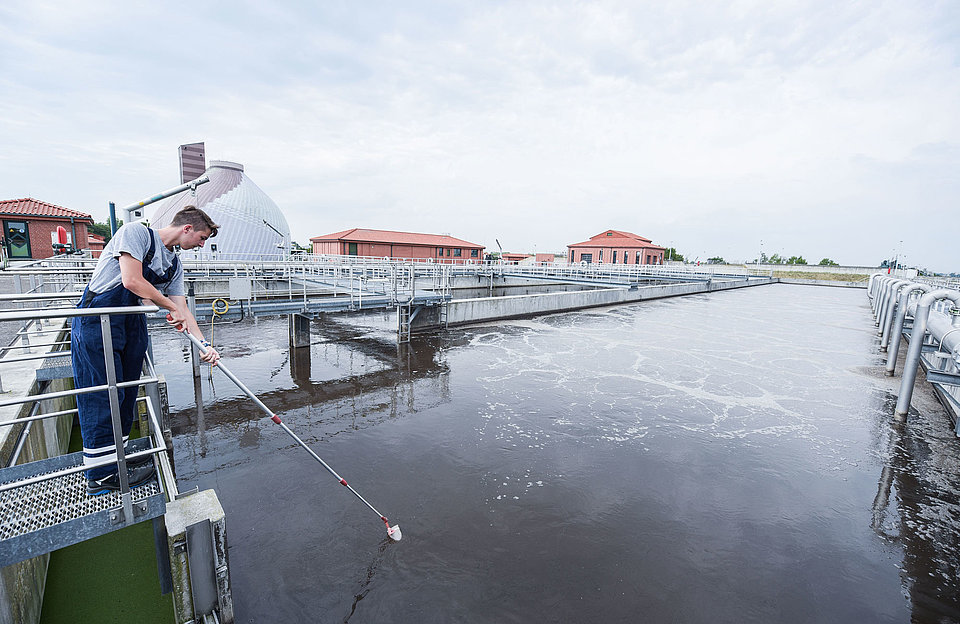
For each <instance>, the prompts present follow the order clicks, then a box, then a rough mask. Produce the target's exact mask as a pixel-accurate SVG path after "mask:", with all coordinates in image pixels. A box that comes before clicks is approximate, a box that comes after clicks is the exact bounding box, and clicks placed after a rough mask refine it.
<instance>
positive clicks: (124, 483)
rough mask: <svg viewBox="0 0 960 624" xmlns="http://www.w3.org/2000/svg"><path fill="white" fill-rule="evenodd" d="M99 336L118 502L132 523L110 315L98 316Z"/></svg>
mask: <svg viewBox="0 0 960 624" xmlns="http://www.w3.org/2000/svg"><path fill="white" fill-rule="evenodd" d="M100 335H101V337H102V338H103V364H104V369H105V372H106V375H107V385H108V386H109V388H108V389H107V396H108V397H109V400H110V422H111V424H112V425H113V443H114V445H115V447H116V453H117V476H118V477H119V479H120V500H121V501H122V504H123V517H124V521H125V522H133V497H132V496H131V494H130V483H129V481H128V479H127V458H126V455H127V453H126V449H124V448H123V430H122V429H121V427H120V396H119V393H118V392H117V370H116V368H115V367H114V363H113V332H112V331H111V328H110V315H109V314H101V315H100Z"/></svg>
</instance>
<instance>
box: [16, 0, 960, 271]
mask: <svg viewBox="0 0 960 624" xmlns="http://www.w3.org/2000/svg"><path fill="white" fill-rule="evenodd" d="M0 95H2V97H0V196H2V197H0V198H2V199H12V198H18V197H34V198H36V199H39V200H42V201H47V202H51V203H55V204H59V205H62V206H65V207H68V208H72V209H75V210H80V211H82V212H87V213H90V214H92V215H93V216H94V218H95V219H97V220H98V221H103V220H106V217H107V202H108V201H111V200H112V201H115V202H117V204H118V205H124V204H129V203H132V202H135V201H138V200H140V199H143V198H145V197H148V196H150V195H153V194H155V193H157V192H159V191H162V190H164V189H167V188H170V187H172V186H175V185H177V184H178V183H179V181H180V180H179V170H178V160H177V147H178V146H179V145H180V144H183V143H190V142H196V141H204V142H205V143H206V149H207V160H208V162H209V160H211V159H222V160H232V161H236V162H240V163H242V164H243V165H244V167H245V169H246V173H247V175H249V176H250V178H251V179H252V180H253V181H254V182H256V183H257V185H258V186H260V187H261V188H262V189H263V190H264V191H265V192H266V193H267V194H268V195H270V196H271V197H272V198H273V199H274V201H276V202H277V204H278V205H279V206H280V208H281V210H282V211H283V212H284V214H285V215H286V217H287V220H288V222H289V225H290V229H291V231H292V232H293V238H294V240H296V241H297V242H300V243H302V244H305V243H307V242H308V239H309V238H310V237H311V236H318V235H321V234H327V233H331V232H335V231H338V230H343V229H347V228H351V227H366V228H380V229H396V230H405V231H420V232H431V233H448V234H452V235H453V236H457V237H459V238H464V239H467V240H469V241H472V242H477V243H481V244H483V245H485V246H487V247H490V248H493V249H494V250H496V242H495V239H499V241H500V243H501V244H502V246H503V248H504V250H505V251H515V252H534V251H537V252H546V251H557V252H561V253H562V252H564V251H565V248H566V245H567V244H569V243H575V242H579V241H582V240H585V239H587V238H589V237H590V236H592V235H594V234H597V233H599V232H602V231H603V230H605V229H608V228H613V229H620V230H627V231H630V232H634V233H636V234H640V235H642V236H645V237H647V238H651V239H653V240H654V241H655V242H656V243H659V244H661V245H664V246H674V247H676V248H677V249H678V251H679V252H680V253H683V254H685V255H687V256H688V257H690V258H695V257H700V258H701V259H706V258H707V257H710V256H716V255H719V256H722V257H724V258H725V259H726V260H728V261H743V260H751V259H754V258H756V256H757V254H758V252H759V250H760V249H761V241H762V249H763V251H764V252H765V253H767V254H768V255H769V254H773V253H779V254H781V255H786V256H790V255H802V256H803V257H804V258H805V259H806V260H807V261H808V262H810V263H816V262H818V261H819V260H820V259H821V258H824V257H829V258H832V259H834V260H836V261H837V262H840V263H841V264H863V265H876V264H878V263H879V262H880V261H881V260H882V259H884V258H888V257H890V256H892V255H893V253H894V252H895V251H896V250H899V252H900V254H901V255H902V256H905V258H906V261H907V262H908V263H910V264H915V265H919V266H923V267H928V268H930V269H933V270H939V271H960V210H958V207H960V206H958V203H960V202H958V200H960V2H957V1H956V0H946V1H943V2H934V1H931V2H913V1H910V0H897V1H892V2H884V1H868V2H838V1H837V0H823V1H820V0H813V1H809V2H770V1H769V0H761V1H757V2H728V3H719V2H707V1H705V0H701V1H697V2H680V1H677V0H671V1H670V2H537V1H530V2H483V1H480V0H470V1H464V2H435V3H434V2H406V3H398V2H384V3H379V2H335V1H326V2H308V1H303V2H279V1H272V2H268V1H257V2H244V1H237V0H232V1H230V2H203V1H193V2H131V1H129V0H127V1H124V2H96V1H92V0H83V1H79V2H78V1H76V0H71V1H58V0H57V1H51V2H45V1H43V0H29V1H19V0H12V1H11V0H6V1H5V2H3V3H2V4H0ZM901 241H902V247H901Z"/></svg>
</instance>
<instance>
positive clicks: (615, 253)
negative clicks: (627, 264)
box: [613, 249, 617, 264]
mask: <svg viewBox="0 0 960 624" xmlns="http://www.w3.org/2000/svg"><path fill="white" fill-rule="evenodd" d="M613 263H614V264H616V263H617V250H616V249H614V250H613Z"/></svg>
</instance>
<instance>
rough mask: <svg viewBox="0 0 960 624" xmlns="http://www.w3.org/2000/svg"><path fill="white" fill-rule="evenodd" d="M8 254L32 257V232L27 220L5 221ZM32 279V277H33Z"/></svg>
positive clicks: (16, 256) (14, 256)
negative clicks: (28, 227)
mask: <svg viewBox="0 0 960 624" xmlns="http://www.w3.org/2000/svg"><path fill="white" fill-rule="evenodd" d="M3 225H4V227H3V231H4V232H5V233H6V241H5V242H6V245H7V255H8V256H9V257H10V258H31V257H33V256H32V255H31V254H30V232H29V230H28V229H27V222H26V221H4V223H3ZM31 279H32V278H31Z"/></svg>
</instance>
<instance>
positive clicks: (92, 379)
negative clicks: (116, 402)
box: [70, 231, 180, 479]
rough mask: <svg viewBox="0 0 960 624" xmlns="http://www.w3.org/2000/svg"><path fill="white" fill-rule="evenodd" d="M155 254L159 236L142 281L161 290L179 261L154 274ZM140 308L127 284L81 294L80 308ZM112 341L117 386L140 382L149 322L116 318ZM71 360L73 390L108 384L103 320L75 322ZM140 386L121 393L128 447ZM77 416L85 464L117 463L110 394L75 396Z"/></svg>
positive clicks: (102, 470)
mask: <svg viewBox="0 0 960 624" xmlns="http://www.w3.org/2000/svg"><path fill="white" fill-rule="evenodd" d="M155 252H156V236H155V235H154V233H153V232H152V231H151V232H150V249H149V251H147V254H146V255H145V256H144V257H143V277H144V278H146V280H147V281H148V282H150V283H151V284H153V285H154V286H156V287H157V288H158V289H160V288H161V287H163V286H165V285H167V284H168V283H169V282H170V281H171V280H172V279H173V278H174V276H175V275H176V274H177V268H178V266H179V262H180V261H179V258H176V257H174V259H173V264H172V265H171V266H170V268H169V269H168V270H167V271H166V273H164V274H163V275H158V274H157V273H155V272H154V271H153V270H152V269H151V268H150V261H151V260H153V257H154V254H155ZM134 305H140V297H138V296H137V295H135V294H133V293H132V292H130V291H129V290H127V289H126V288H124V287H123V282H121V283H120V284H117V285H116V286H115V287H113V288H111V289H110V290H107V291H105V292H102V293H95V292H92V291H91V290H90V288H89V286H88V287H87V288H86V289H84V291H83V298H82V299H81V300H80V303H79V305H78V306H77V307H79V308H107V307H111V308H112V307H119V306H134ZM110 331H111V332H112V335H113V363H114V366H115V367H116V372H117V381H118V382H121V381H133V380H136V379H139V378H140V371H141V369H142V368H143V359H144V355H145V354H146V352H147V320H146V319H145V318H144V316H143V315H142V314H115V315H113V316H111V317H110ZM70 351H71V359H72V360H73V375H74V386H75V387H77V388H88V387H90V386H100V385H104V384H106V383H107V373H106V369H105V367H104V359H103V338H102V335H101V333H100V317H98V316H76V317H74V318H73V320H72V322H71V337H70ZM138 390H139V387H138V386H130V387H128V388H118V389H117V392H118V394H119V399H120V426H121V431H122V432H123V441H124V445H126V441H127V436H128V435H129V434H130V427H131V425H132V424H133V417H134V415H135V413H136V401H137V392H138ZM77 411H78V415H79V418H80V435H81V436H82V437H83V459H84V463H85V464H89V463H92V462H95V461H100V460H103V459H108V458H111V459H114V460H115V461H116V459H117V449H116V444H115V443H114V439H113V424H112V423H111V420H110V398H109V395H108V394H107V392H106V391H102V392H90V393H86V394H79V395H77ZM116 471H117V466H116V465H113V466H101V467H99V468H92V469H90V470H87V471H86V476H87V478H89V479H100V478H102V477H105V476H107V475H109V474H112V473H114V472H116Z"/></svg>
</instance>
